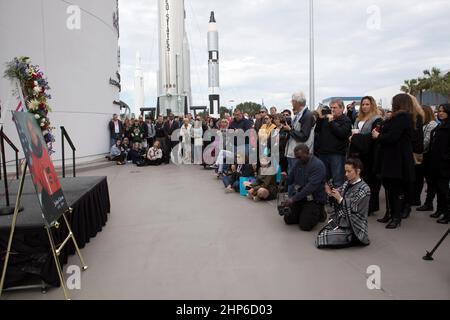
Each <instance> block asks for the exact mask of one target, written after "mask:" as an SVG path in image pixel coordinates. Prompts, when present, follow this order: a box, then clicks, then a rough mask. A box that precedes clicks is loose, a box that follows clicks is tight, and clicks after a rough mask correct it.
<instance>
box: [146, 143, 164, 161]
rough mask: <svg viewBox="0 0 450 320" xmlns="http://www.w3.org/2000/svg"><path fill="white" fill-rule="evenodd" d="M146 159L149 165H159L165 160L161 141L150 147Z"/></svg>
mask: <svg viewBox="0 0 450 320" xmlns="http://www.w3.org/2000/svg"><path fill="white" fill-rule="evenodd" d="M145 161H146V165H148V166H159V165H160V164H161V163H162V162H163V152H162V150H161V145H160V143H159V141H156V142H155V143H154V144H153V147H151V148H150V149H148V152H147V158H146V159H145Z"/></svg>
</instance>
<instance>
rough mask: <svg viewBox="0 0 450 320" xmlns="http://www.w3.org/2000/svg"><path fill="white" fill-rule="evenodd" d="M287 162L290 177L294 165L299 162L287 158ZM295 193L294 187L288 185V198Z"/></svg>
mask: <svg viewBox="0 0 450 320" xmlns="http://www.w3.org/2000/svg"><path fill="white" fill-rule="evenodd" d="M287 161H288V172H287V173H288V175H289V176H290V175H291V172H292V170H293V169H294V167H295V165H296V164H297V162H299V161H300V160H298V159H296V158H287ZM294 193H295V190H294V186H293V185H288V194H289V197H292V196H293V195H294Z"/></svg>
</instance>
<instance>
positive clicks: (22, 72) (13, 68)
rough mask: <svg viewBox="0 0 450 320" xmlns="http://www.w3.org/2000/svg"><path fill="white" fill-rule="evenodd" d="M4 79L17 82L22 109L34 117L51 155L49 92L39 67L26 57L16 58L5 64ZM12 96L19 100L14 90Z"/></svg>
mask: <svg viewBox="0 0 450 320" xmlns="http://www.w3.org/2000/svg"><path fill="white" fill-rule="evenodd" d="M5 78H8V79H9V80H11V81H14V80H18V81H19V83H20V89H19V90H22V93H23V97H24V100H25V106H23V107H24V108H26V109H27V111H28V112H29V113H31V114H33V115H34V117H35V119H36V121H37V123H38V125H39V127H40V128H41V130H42V135H43V136H44V140H45V142H46V144H47V147H48V151H49V154H50V155H51V154H53V153H54V150H53V142H55V137H54V136H53V134H52V130H53V129H55V128H53V127H51V124H50V119H49V118H48V113H49V112H51V111H52V109H51V108H50V106H49V104H48V100H49V99H51V98H52V97H51V95H49V94H48V93H47V91H48V90H50V87H49V85H48V82H47V79H45V78H44V74H43V72H42V71H41V70H40V69H39V66H35V65H32V64H31V62H30V58H28V57H16V58H14V59H13V60H12V61H11V62H8V63H7V64H6V71H5ZM14 95H15V96H16V97H18V98H20V93H19V92H17V90H14Z"/></svg>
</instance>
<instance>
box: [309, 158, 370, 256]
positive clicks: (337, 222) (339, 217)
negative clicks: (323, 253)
mask: <svg viewBox="0 0 450 320" xmlns="http://www.w3.org/2000/svg"><path fill="white" fill-rule="evenodd" d="M361 171H362V163H361V160H359V159H348V160H347V162H346V163H345V175H346V177H347V182H345V183H344V185H343V186H342V187H340V188H339V189H331V187H329V186H328V185H327V186H326V191H327V193H328V195H329V196H330V197H332V198H333V200H334V204H333V213H332V214H331V218H330V221H329V223H328V225H326V226H325V227H324V228H323V229H322V230H321V231H320V232H319V235H318V236H317V241H316V246H317V247H318V248H319V249H322V248H343V247H350V246H353V245H365V246H367V245H369V244H370V241H369V236H368V222H367V217H368V214H369V201H370V188H369V186H368V185H367V184H366V183H365V182H364V181H363V180H361Z"/></svg>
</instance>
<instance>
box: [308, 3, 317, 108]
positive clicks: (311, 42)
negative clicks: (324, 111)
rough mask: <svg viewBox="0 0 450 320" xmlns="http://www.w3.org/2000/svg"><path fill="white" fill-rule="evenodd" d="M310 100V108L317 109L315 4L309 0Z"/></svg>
mask: <svg viewBox="0 0 450 320" xmlns="http://www.w3.org/2000/svg"><path fill="white" fill-rule="evenodd" d="M309 101H310V109H311V110H314V109H315V105H316V102H315V82H314V4H313V0H309Z"/></svg>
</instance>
